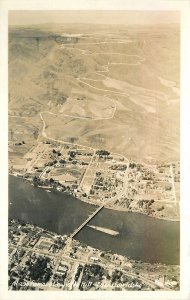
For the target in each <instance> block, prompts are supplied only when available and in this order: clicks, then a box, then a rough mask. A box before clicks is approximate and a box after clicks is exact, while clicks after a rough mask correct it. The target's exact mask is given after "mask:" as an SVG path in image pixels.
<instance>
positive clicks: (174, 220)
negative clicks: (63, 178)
mask: <svg viewBox="0 0 190 300" xmlns="http://www.w3.org/2000/svg"><path fill="white" fill-rule="evenodd" d="M9 175H10V176H14V177H17V178H19V179H23V180H24V181H27V182H28V183H30V184H31V185H32V186H33V183H32V182H31V181H30V180H28V179H25V178H22V177H19V176H17V175H15V174H10V173H9ZM37 188H42V189H43V190H44V191H45V192H49V193H50V192H51V191H52V190H56V191H57V192H60V193H68V195H71V196H73V197H74V198H75V199H77V200H79V201H82V202H84V203H87V204H91V205H94V206H101V205H102V204H103V203H93V202H92V201H89V200H87V199H83V198H78V197H76V196H75V195H74V194H72V193H69V192H61V191H59V190H58V189H53V188H52V187H51V186H38V187H37ZM104 208H106V209H110V210H115V211H120V212H126V213H137V214H142V215H146V216H147V217H151V218H154V219H158V220H163V221H170V222H180V219H174V218H166V217H158V216H152V215H148V214H146V213H145V212H142V211H132V210H126V209H123V208H119V207H110V206H106V203H105V205H104Z"/></svg>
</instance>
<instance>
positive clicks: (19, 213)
mask: <svg viewBox="0 0 190 300" xmlns="http://www.w3.org/2000/svg"><path fill="white" fill-rule="evenodd" d="M9 201H10V202H11V203H12V204H11V205H10V206H9V216H10V217H12V218H18V219H23V218H24V220H25V221H26V222H29V223H32V224H36V225H38V226H39V227H42V228H44V229H47V230H50V231H53V232H56V233H57V234H61V235H64V234H67V235H71V234H72V233H73V232H74V231H75V230H76V229H77V228H79V227H80V226H81V224H83V223H84V221H85V220H87V219H88V217H89V216H91V215H92V214H93V213H94V211H95V210H96V209H97V206H95V205H92V204H87V203H85V202H83V201H80V200H79V199H77V198H75V197H73V196H71V195H69V194H66V193H61V192H59V191H57V190H52V191H51V192H50V193H47V192H46V191H45V190H44V189H42V188H36V187H34V186H32V185H31V184H30V183H29V182H27V181H24V180H23V179H19V178H16V177H13V176H10V178H9ZM89 225H92V226H97V227H102V228H107V229H110V230H113V231H116V232H119V234H118V235H116V236H113V235H109V234H106V233H105V232H101V231H97V230H95V229H93V228H90V227H88V226H85V227H84V228H83V229H82V230H81V231H80V232H79V233H78V234H77V235H76V239H77V240H80V241H82V242H84V243H86V244H88V245H90V246H92V247H94V248H97V249H101V250H106V251H109V250H111V251H112V252H113V253H117V254H121V255H126V256H128V257H131V258H133V259H137V260H141V261H144V262H151V263H153V262H162V263H166V264H178V263H179V222H170V221H165V220H159V219H156V218H149V217H148V216H146V215H144V214H138V213H129V212H124V211H117V210H111V209H107V208H103V209H102V210H101V211H100V212H99V213H98V214H97V215H96V216H95V217H94V218H93V219H92V220H91V221H90V223H89Z"/></svg>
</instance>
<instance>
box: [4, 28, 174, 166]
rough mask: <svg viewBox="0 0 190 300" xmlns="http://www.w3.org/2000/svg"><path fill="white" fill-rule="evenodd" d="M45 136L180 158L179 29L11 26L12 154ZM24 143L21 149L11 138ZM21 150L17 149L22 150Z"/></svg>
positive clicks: (148, 157) (136, 154) (147, 157)
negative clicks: (42, 133) (43, 126)
mask: <svg viewBox="0 0 190 300" xmlns="http://www.w3.org/2000/svg"><path fill="white" fill-rule="evenodd" d="M40 112H42V115H43V118H44V121H45V123H46V128H45V130H46V134H47V136H49V137H51V138H54V139H61V140H65V141H71V140H73V139H74V140H75V142H77V143H79V144H83V145H87V146H92V147H95V148H106V149H108V150H110V151H113V152H117V153H122V154H124V155H126V156H127V157H130V158H134V159H137V160H143V161H147V162H157V161H168V160H170V161H171V160H178V159H179V28H178V27H177V25H176V26H168V27H167V26H165V27H164V26H161V27H156V26H155V27H153V28H152V27H146V26H144V27H143V26H141V27H139V28H138V27H137V26H133V27H132V26H131V27H122V28H121V27H120V26H96V30H95V31H94V28H93V26H88V25H81V26H80V25H77V29H76V30H75V26H72V25H67V26H61V25H56V26H54V27H53V25H51V26H50V25H46V26H41V27H40V26H31V27H30V28H25V27H10V29H9V133H10V135H9V136H10V142H11V143H10V151H11V152H10V153H11V154H10V157H11V158H12V159H17V160H18V157H19V158H20V157H22V155H23V153H24V152H25V151H27V150H28V149H29V148H30V147H32V145H34V144H35V143H36V142H37V140H39V139H42V138H43V137H42V135H41V132H42V122H41V120H40ZM21 139H22V140H24V141H25V143H26V146H25V148H26V149H25V150H23V151H21V150H18V149H15V147H14V143H15V142H19V141H20V140H21ZM19 151H21V153H19Z"/></svg>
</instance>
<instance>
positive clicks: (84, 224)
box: [70, 205, 104, 238]
mask: <svg viewBox="0 0 190 300" xmlns="http://www.w3.org/2000/svg"><path fill="white" fill-rule="evenodd" d="M103 208H104V205H101V206H99V207H98V208H97V210H95V211H94V212H93V214H92V215H91V216H90V217H89V218H88V219H86V221H84V222H83V223H82V224H81V225H80V226H79V227H78V228H77V229H76V230H75V231H74V232H73V233H72V234H71V235H70V237H71V238H74V237H75V235H77V233H79V231H81V229H82V228H83V227H84V226H86V224H88V223H89V222H90V221H91V220H92V219H93V218H94V217H95V216H96V215H97V214H98V213H99V211H100V210H102V209H103Z"/></svg>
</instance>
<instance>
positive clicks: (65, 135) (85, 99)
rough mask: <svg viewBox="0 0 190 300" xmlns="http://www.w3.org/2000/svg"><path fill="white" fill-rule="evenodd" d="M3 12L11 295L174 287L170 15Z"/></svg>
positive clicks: (175, 111)
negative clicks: (6, 43) (5, 43)
mask: <svg viewBox="0 0 190 300" xmlns="http://www.w3.org/2000/svg"><path fill="white" fill-rule="evenodd" d="M7 18H8V27H7V36H8V49H7V51H8V93H7V101H8V116H7V117H8V166H7V169H8V171H7V172H8V217H7V225H8V226H7V227H8V228H7V229H8V253H7V256H8V262H7V266H6V267H7V270H8V271H7V272H8V277H7V281H8V282H7V287H8V291H11V292H14V291H22V292H24V291H25V293H24V294H23V295H25V296H23V297H24V298H23V299H25V297H27V293H26V292H30V291H36V293H37V292H39V291H41V292H43V291H44V292H61V293H62V295H64V293H65V292H71V293H72V292H73V291H75V292H77V295H79V296H78V298H76V299H83V298H82V295H83V292H94V295H95V297H96V299H97V297H98V296H96V293H97V292H108V291H109V292H110V291H111V292H114V291H117V292H125V293H126V294H125V295H126V298H125V299H127V295H128V293H129V292H139V293H140V294H141V292H151V295H152V297H154V293H156V292H158V291H159V292H179V291H180V287H181V264H180V254H181V243H180V239H181V232H180V223H181V222H180V221H181V209H180V194H181V193H180V173H181V172H180V171H181V162H180V156H181V153H180V152H181V150H180V111H181V80H180V76H181V65H180V54H181V53H180V51H181V48H180V45H181V21H182V20H181V14H180V11H179V10H173V9H170V10H158V9H157V10H154V9H152V10H151V9H144V10H137V9H136V10H135V9H134V10H127V9H122V10H121V9H114V10H113V9H101V10H100V9H96V10H90V9H68V10H67V9H64V10H63V9H62V10H61V9H57V10H53V9H52V10H45V9H44V10H41V9H39V10H38V9H37V7H36V8H35V10H23V9H17V10H16V9H15V10H14V9H12V10H9V11H8V15H7ZM73 294H74V293H73ZM87 294H88V293H86V295H87ZM33 295H35V293H34V294H33ZM47 295H48V294H47ZM55 295H57V293H56V294H55ZM97 295H99V294H97ZM119 295H120V294H119V293H118V297H119ZM141 295H142V297H143V293H142V294H141ZM12 296H13V294H12ZM11 299H12V298H11ZM30 299H32V298H30ZM48 299H49V298H48ZM85 299H87V298H85ZM93 299H94V298H93ZM143 299H144V298H143ZM152 299H153V298H152ZM160 299H161V298H160ZM175 299H179V298H175ZM180 299H182V298H180Z"/></svg>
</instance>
